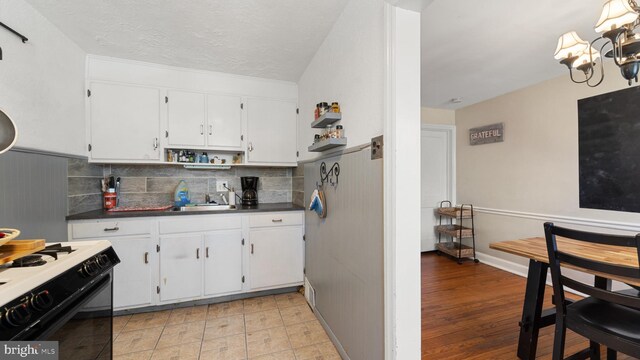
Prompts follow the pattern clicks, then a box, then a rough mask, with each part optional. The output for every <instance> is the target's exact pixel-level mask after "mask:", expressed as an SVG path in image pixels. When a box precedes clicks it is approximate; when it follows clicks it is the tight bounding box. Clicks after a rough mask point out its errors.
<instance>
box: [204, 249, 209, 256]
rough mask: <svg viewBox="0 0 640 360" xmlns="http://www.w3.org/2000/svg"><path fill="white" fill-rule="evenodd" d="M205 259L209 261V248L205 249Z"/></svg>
mask: <svg viewBox="0 0 640 360" xmlns="http://www.w3.org/2000/svg"><path fill="white" fill-rule="evenodd" d="M204 257H206V258H207V259H208V258H209V248H208V247H207V248H205V249H204Z"/></svg>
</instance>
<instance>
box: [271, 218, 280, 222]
mask: <svg viewBox="0 0 640 360" xmlns="http://www.w3.org/2000/svg"><path fill="white" fill-rule="evenodd" d="M271 222H274V223H281V222H282V219H273V220H271Z"/></svg>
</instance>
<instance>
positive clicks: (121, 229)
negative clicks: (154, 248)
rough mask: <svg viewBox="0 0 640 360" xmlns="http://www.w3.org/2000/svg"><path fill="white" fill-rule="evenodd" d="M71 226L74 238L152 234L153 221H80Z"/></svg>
mask: <svg viewBox="0 0 640 360" xmlns="http://www.w3.org/2000/svg"><path fill="white" fill-rule="evenodd" d="M71 228H72V230H71V231H72V234H73V238H74V239H83V238H97V237H113V236H129V235H148V234H151V222H150V221H145V220H140V221H138V220H134V221H98V222H88V223H78V224H72V225H71Z"/></svg>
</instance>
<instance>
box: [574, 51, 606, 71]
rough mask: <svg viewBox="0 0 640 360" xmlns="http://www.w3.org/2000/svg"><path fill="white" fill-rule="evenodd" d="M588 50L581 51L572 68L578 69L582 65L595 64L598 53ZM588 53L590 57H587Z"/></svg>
mask: <svg viewBox="0 0 640 360" xmlns="http://www.w3.org/2000/svg"><path fill="white" fill-rule="evenodd" d="M589 49H590V50H587V51H583V52H582V53H581V54H579V55H578V58H577V59H575V60H574V61H573V63H572V64H571V66H573V67H574V68H578V67H580V66H583V65H589V66H592V65H593V63H595V62H596V60H597V59H599V58H600V52H599V51H598V50H596V49H594V48H592V47H589ZM589 52H591V55H589Z"/></svg>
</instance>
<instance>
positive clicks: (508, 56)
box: [422, 0, 604, 109]
mask: <svg viewBox="0 0 640 360" xmlns="http://www.w3.org/2000/svg"><path fill="white" fill-rule="evenodd" d="M603 4H604V0H562V1H558V0H536V1H514V0H482V1H479V0H457V1H452V0H435V1H434V2H433V3H432V4H431V5H429V6H428V7H427V8H426V9H425V10H423V12H422V105H423V106H428V107H435V108H447V109H456V108H460V107H464V106H468V105H471V104H474V103H477V102H480V101H483V100H487V99H490V98H493V97H496V96H498V95H502V94H505V93H508V92H511V91H513V90H516V89H520V88H523V87H526V86H529V85H532V84H535V83H538V82H540V81H543V80H547V79H550V78H553V77H556V76H560V75H564V74H566V73H567V69H566V67H564V66H562V65H560V64H559V63H558V62H557V61H556V60H555V59H554V58H553V53H554V51H555V48H556V43H557V39H558V37H559V36H560V35H562V34H563V33H565V32H567V31H570V30H576V31H577V32H578V34H579V35H580V36H581V37H582V38H583V39H584V40H587V41H590V40H593V39H595V38H596V33H595V32H594V31H593V26H594V25H595V23H596V21H597V20H598V17H599V15H600V11H601V9H602V5H603ZM453 98H462V100H463V101H462V103H460V104H453V103H451V102H450V100H451V99H453Z"/></svg>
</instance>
